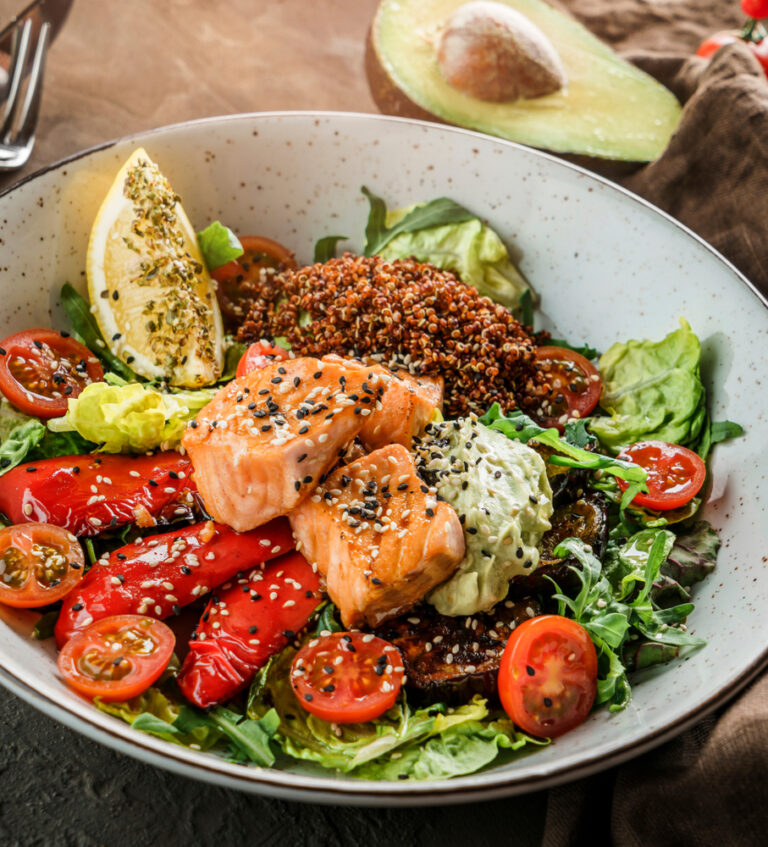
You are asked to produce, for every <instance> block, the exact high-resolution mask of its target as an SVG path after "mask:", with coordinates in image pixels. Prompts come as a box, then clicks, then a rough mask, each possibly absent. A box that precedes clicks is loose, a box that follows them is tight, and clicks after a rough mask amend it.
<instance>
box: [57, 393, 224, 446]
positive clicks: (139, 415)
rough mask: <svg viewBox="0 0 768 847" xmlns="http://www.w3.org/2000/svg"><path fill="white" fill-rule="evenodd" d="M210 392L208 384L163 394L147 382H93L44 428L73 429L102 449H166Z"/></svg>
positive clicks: (204, 401)
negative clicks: (120, 383) (111, 383)
mask: <svg viewBox="0 0 768 847" xmlns="http://www.w3.org/2000/svg"><path fill="white" fill-rule="evenodd" d="M215 393H216V389H213V388H201V389H198V390H195V391H178V392H174V393H163V392H160V391H157V390H156V389H154V388H152V387H151V386H149V385H147V384H146V383H145V384H141V383H135V382H134V383H128V384H123V385H109V384H108V383H106V382H94V383H92V384H91V385H88V386H86V387H85V389H84V390H83V391H82V393H81V394H80V395H79V396H78V397H76V398H74V399H71V400H70V401H69V408H68V410H67V414H66V415H65V416H64V417H63V418H54V419H53V420H51V421H49V422H48V427H49V429H51V430H53V431H54V432H68V431H71V430H76V431H77V432H78V433H79V434H80V435H81V436H82V437H83V438H86V439H88V440H89V441H92V442H94V443H96V444H100V445H101V448H100V449H101V450H103V451H104V452H106V453H125V452H145V451H147V450H153V449H155V448H156V447H160V448H161V449H163V450H170V449H173V448H174V447H176V446H177V445H178V444H179V442H180V440H181V436H182V435H183V433H184V429H185V428H186V425H187V423H188V422H189V421H190V420H192V418H194V417H195V415H196V414H197V413H198V412H199V411H200V409H202V408H203V406H205V405H206V404H207V403H208V402H210V400H211V399H212V398H213V396H214V394H215Z"/></svg>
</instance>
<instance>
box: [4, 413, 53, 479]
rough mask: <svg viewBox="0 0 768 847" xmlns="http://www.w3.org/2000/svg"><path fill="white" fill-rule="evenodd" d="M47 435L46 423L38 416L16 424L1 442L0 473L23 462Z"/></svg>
mask: <svg viewBox="0 0 768 847" xmlns="http://www.w3.org/2000/svg"><path fill="white" fill-rule="evenodd" d="M44 435H45V424H43V423H41V421H39V420H37V418H27V420H25V421H23V422H21V423H18V424H16V426H14V427H13V429H11V430H10V432H9V433H8V435H7V436H6V437H5V438H3V440H2V442H1V443H0V475H2V474H4V473H7V472H8V471H9V470H11V468H15V467H16V465H19V464H21V463H22V462H23V461H24V460H25V459H26V458H27V455H28V454H29V453H30V451H31V450H33V449H34V448H35V447H36V446H37V445H38V444H39V443H40V441H41V440H42V438H43V436H44Z"/></svg>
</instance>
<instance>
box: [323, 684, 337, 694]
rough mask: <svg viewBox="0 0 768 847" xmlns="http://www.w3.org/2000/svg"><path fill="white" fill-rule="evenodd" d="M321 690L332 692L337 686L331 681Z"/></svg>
mask: <svg viewBox="0 0 768 847" xmlns="http://www.w3.org/2000/svg"><path fill="white" fill-rule="evenodd" d="M320 690H321V691H327V692H328V693H330V692H331V691H335V690H336V686H335V685H334V684H333V683H332V682H329V683H328V685H324V686H323V687H322V688H321V689H320Z"/></svg>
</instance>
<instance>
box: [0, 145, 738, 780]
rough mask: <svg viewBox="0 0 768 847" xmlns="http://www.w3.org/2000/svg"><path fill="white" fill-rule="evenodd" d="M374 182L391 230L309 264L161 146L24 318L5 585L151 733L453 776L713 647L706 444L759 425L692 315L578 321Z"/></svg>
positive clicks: (324, 247) (471, 235)
mask: <svg viewBox="0 0 768 847" xmlns="http://www.w3.org/2000/svg"><path fill="white" fill-rule="evenodd" d="M363 192H364V194H365V196H366V198H367V200H368V202H369V214H368V217H367V220H361V221H360V227H361V229H364V232H365V246H364V249H363V250H362V251H361V254H360V255H357V254H354V253H351V252H342V251H343V243H344V241H345V240H346V236H343V235H335V234H327V235H326V234H324V233H318V241H317V243H316V246H315V253H314V256H313V261H312V263H310V264H306V258H308V257H302V260H303V261H301V262H300V261H297V259H296V257H295V255H294V252H293V250H292V249H291V245H290V244H280V243H278V242H276V241H274V240H272V239H271V238H270V237H269V234H265V233H258V234H256V235H251V234H246V233H233V232H232V231H231V230H230V229H229V228H228V227H227V226H226V221H224V222H220V221H213V222H209V221H205V222H202V224H204V227H203V228H202V229H201V230H200V231H199V232H196V231H195V228H194V227H193V226H192V223H191V222H190V220H189V218H188V217H187V215H186V214H185V213H184V210H183V207H182V205H181V199H180V198H179V197H178V195H177V194H176V193H175V192H174V191H173V189H172V187H171V185H170V183H169V181H168V180H167V178H166V177H165V176H164V175H163V173H162V171H161V170H160V168H159V167H158V165H157V164H155V162H153V161H152V159H151V158H150V157H149V155H148V154H147V153H146V152H145V151H144V150H143V149H138V150H136V151H135V152H134V153H133V155H131V157H130V158H129V159H128V160H127V162H126V163H125V164H124V166H123V167H122V169H121V170H120V171H119V173H118V174H117V176H116V178H115V182H114V184H113V186H112V188H111V189H110V190H109V192H108V193H107V196H106V197H105V199H104V202H103V204H102V206H101V208H100V210H99V212H98V215H97V216H96V219H95V221H94V224H93V228H92V231H91V237H90V242H89V246H88V254H87V261H86V273H87V279H88V298H87V299H86V298H85V297H83V296H82V295H81V294H79V293H78V292H77V291H76V290H75V289H74V288H73V287H72V286H70V285H68V284H66V285H65V286H64V287H63V289H62V291H61V301H62V303H63V305H64V307H65V309H66V312H67V314H68V316H69V324H68V325H66V326H57V327H55V328H54V329H49V328H39V327H30V328H28V329H26V330H25V331H23V332H19V333H14V334H13V335H11V336H9V337H8V338H6V339H4V340H3V341H2V342H0V392H2V394H3V400H2V408H1V409H0V413H1V420H0V423H1V424H2V442H0V474H1V475H0V512H1V513H2V515H3V517H4V518H5V521H4V523H5V526H4V528H2V529H0V557H1V558H0V572H1V575H2V579H0V603H2V604H5V605H8V606H13V607H17V608H31V609H35V610H39V611H40V613H41V614H40V620H39V621H38V624H37V626H36V635H37V637H40V638H53V639H55V642H56V645H57V648H58V650H59V653H58V673H59V674H60V676H61V677H62V678H63V679H64V680H65V681H66V682H67V683H68V684H69V685H70V686H71V687H72V688H73V689H74V690H75V691H77V692H78V693H79V694H81V695H82V697H83V698H85V699H86V700H89V701H92V703H93V705H94V706H95V707H96V708H98V709H101V710H103V711H106V712H108V713H110V714H112V715H114V716H116V717H118V718H121V719H122V720H124V721H126V722H128V723H130V724H131V725H132V727H133V728H134V729H135V730H136V731H141V732H145V733H150V734H152V735H154V736H157V737H159V738H161V739H164V740H165V741H167V742H168V743H171V744H175V745H182V746H185V747H189V748H191V749H194V750H202V751H210V752H211V753H212V754H216V755H219V756H221V757H225V758H227V759H229V760H231V761H235V762H240V763H244V764H248V765H257V766H262V767H269V766H273V765H278V766H279V765H281V763H283V762H286V761H291V760H300V761H304V762H311V763H314V764H315V765H318V766H320V767H323V768H327V769H329V770H332V771H334V772H337V773H338V772H341V773H344V774H348V775H349V776H351V777H357V778H360V779H377V780H430V779H444V778H449V777H454V776H460V775H463V774H468V773H472V772H474V771H476V770H479V769H480V768H483V767H485V766H486V765H489V764H490V763H492V762H493V761H494V760H495V759H496V758H497V756H498V755H499V752H500V751H501V750H507V751H517V750H520V751H523V750H529V751H530V750H533V749H535V748H536V747H537V746H542V745H546V744H549V743H551V742H552V739H557V738H558V737H560V736H561V735H563V734H564V733H566V732H569V731H571V730H573V729H574V728H575V727H577V726H579V725H580V724H581V723H582V722H584V721H585V720H586V719H587V717H588V716H589V715H590V713H591V712H592V711H593V710H596V709H600V710H610V711H618V710H622V709H624V708H625V707H626V706H627V704H628V703H629V701H630V698H631V688H630V680H631V676H632V673H633V672H634V671H636V670H638V669H642V668H647V667H649V666H652V665H661V664H665V663H668V662H674V661H677V660H678V659H679V658H680V657H684V656H685V655H686V654H688V653H690V652H692V651H695V650H699V649H702V648H705V645H704V642H703V641H702V639H700V638H698V637H696V636H695V635H693V634H692V633H690V632H689V631H688V630H687V623H686V622H687V621H688V618H689V616H690V614H691V612H692V611H693V608H694V604H693V599H694V591H695V589H694V586H695V585H696V583H698V582H700V581H701V580H703V579H704V578H705V577H706V576H707V575H708V574H709V573H710V572H711V571H712V569H713V568H714V566H715V561H716V557H717V551H718V547H719V540H718V537H717V534H716V532H715V531H714V529H713V528H712V527H711V526H710V525H709V524H708V523H707V521H706V520H703V519H702V518H701V516H700V515H699V509H700V506H701V504H702V501H703V500H704V499H705V496H706V491H707V486H708V484H709V481H708V474H707V464H706V462H707V458H708V456H709V455H710V453H711V450H712V448H713V447H714V445H715V444H716V443H718V442H719V441H722V440H724V439H726V438H731V437H734V436H738V435H739V434H740V433H741V428H740V427H739V425H738V424H735V423H733V422H730V421H714V420H711V419H710V417H709V415H708V412H707V409H708V406H707V397H706V390H705V387H704V384H703V383H702V380H701V377H700V362H701V345H700V343H699V340H698V338H697V336H696V334H695V332H694V329H692V328H691V327H690V326H689V325H688V323H687V322H686V321H685V319H684V318H681V320H680V324H679V328H677V329H675V330H674V331H672V332H671V333H669V334H668V335H666V336H665V337H661V338H655V339H627V338H616V339H615V342H614V343H613V344H612V345H611V346H610V347H609V348H608V349H606V350H605V351H603V352H602V354H600V353H599V352H598V351H597V350H595V349H594V348H592V347H590V346H589V345H588V344H586V343H585V344H581V345H579V344H577V343H576V342H579V341H581V339H580V338H577V337H574V338H571V339H568V340H565V339H558V338H552V337H551V336H550V334H549V333H547V332H545V331H543V330H537V328H536V311H535V307H536V305H537V299H538V298H537V295H536V293H535V291H534V288H535V280H532V282H533V285H534V288H532V287H531V285H530V284H529V282H528V280H526V279H525V278H524V277H523V276H522V275H521V274H520V272H519V271H518V270H517V268H516V267H515V264H514V263H513V261H512V259H511V258H510V255H509V252H508V250H507V247H506V246H505V244H504V243H503V241H502V240H501V238H500V237H499V235H498V234H497V233H496V232H495V231H494V230H493V229H492V228H491V227H489V226H488V225H487V224H486V223H485V222H484V221H483V220H482V219H481V218H479V217H478V216H477V214H476V213H475V212H473V211H472V210H469V209H467V208H465V207H464V206H462V205H460V204H458V203H456V202H454V201H453V200H451V199H449V198H447V197H439V198H437V199H430V198H425V199H424V201H423V202H421V203H417V204H416V205H412V206H408V207H406V208H400V209H396V210H388V209H387V206H386V204H385V202H384V200H383V199H382V198H380V197H378V196H377V195H376V194H375V193H374V192H373V191H371V190H370V189H368V188H366V187H363ZM396 199H397V198H393V200H394V201H396ZM339 252H342V255H338V256H337V253H339ZM574 332H576V333H577V332H578V328H576V329H575V330H574ZM646 684H653V683H652V681H649V682H648V683H646ZM554 743H557V742H556V741H555V742H554Z"/></svg>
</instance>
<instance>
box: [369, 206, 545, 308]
mask: <svg viewBox="0 0 768 847" xmlns="http://www.w3.org/2000/svg"><path fill="white" fill-rule="evenodd" d="M424 208H425V206H423V205H416V206H410V207H408V208H405V209H397V210H395V211H391V212H388V213H387V215H386V225H387V228H388V229H390V230H391V229H394V228H395V227H396V226H397V225H398V224H400V223H401V222H402V221H404V220H406V219H407V218H408V216H409V215H412V214H413V213H414V212H415V211H418V210H421V209H424ZM378 252H379V255H380V256H381V257H382V258H383V259H386V260H387V261H392V260H393V259H405V258H409V257H411V256H413V257H414V258H416V259H417V260H418V261H420V262H429V263H430V264H433V265H435V266H436V267H438V268H442V269H443V270H447V271H453V273H455V274H456V276H458V278H459V279H460V280H461V281H462V282H464V283H466V284H467V285H473V286H474V287H475V288H477V290H478V291H479V292H480V293H481V294H484V295H485V296H486V297H490V298H491V300H494V301H495V302H497V303H501V304H502V306H506V307H507V308H508V309H510V310H516V309H518V308H519V307H520V297H521V295H522V294H523V292H526V291H528V292H530V287H529V285H528V283H527V282H526V281H525V279H524V278H523V276H522V274H521V273H520V272H519V271H518V270H517V268H516V267H515V266H514V265H513V264H512V260H511V259H510V257H509V251H508V250H507V248H506V246H505V244H504V242H503V241H502V240H501V238H499V236H498V235H497V234H496V233H495V232H494V231H493V230H492V229H491V228H490V227H489V226H488V225H487V224H484V223H483V222H482V221H481V220H480V219H479V218H477V217H474V216H471V217H469V218H467V219H466V220H459V221H455V222H452V223H446V224H442V225H439V226H435V225H430V226H429V227H428V228H420V229H415V230H408V231H406V232H401V233H400V234H398V235H395V236H394V237H393V238H392V239H391V240H390V241H389V242H388V243H387V244H386V245H385V246H383V247H382V248H380V249H379V251H378Z"/></svg>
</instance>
